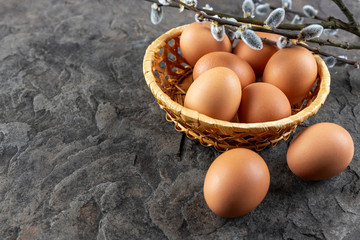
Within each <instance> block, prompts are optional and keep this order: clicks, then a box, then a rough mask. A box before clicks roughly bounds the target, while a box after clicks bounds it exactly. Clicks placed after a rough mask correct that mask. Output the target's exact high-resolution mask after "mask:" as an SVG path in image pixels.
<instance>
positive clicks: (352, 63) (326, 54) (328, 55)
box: [261, 38, 360, 66]
mask: <svg viewBox="0 0 360 240" xmlns="http://www.w3.org/2000/svg"><path fill="white" fill-rule="evenodd" d="M261 39H262V40H263V42H265V43H268V44H272V45H276V42H275V41H272V40H270V39H267V38H261ZM292 46H301V47H304V48H306V49H308V50H309V51H311V52H313V53H315V54H318V55H322V56H325V57H330V56H331V57H334V58H335V59H336V60H337V61H339V62H343V63H346V64H349V65H353V66H357V65H359V64H360V61H353V60H349V59H345V58H342V57H338V56H334V55H333V54H331V53H328V52H324V51H322V50H320V48H314V47H311V46H309V45H306V44H305V43H303V42H296V43H295V44H294V45H292Z"/></svg>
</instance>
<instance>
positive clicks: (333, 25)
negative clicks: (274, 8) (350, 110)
mask: <svg viewBox="0 0 360 240" xmlns="http://www.w3.org/2000/svg"><path fill="white" fill-rule="evenodd" d="M144 1H147V2H153V3H157V4H158V5H159V6H165V7H172V8H179V4H182V5H184V6H185V4H184V3H181V2H180V1H177V0H172V2H171V3H170V5H161V4H160V3H158V1H156V0H144ZM189 10H193V11H194V12H197V13H199V12H200V11H202V12H204V13H206V14H207V16H215V15H218V16H219V17H226V18H234V19H236V20H237V21H238V22H241V23H248V24H252V25H257V26H264V25H265V23H264V22H263V21H261V20H258V19H254V18H243V17H238V16H234V15H231V14H226V13H221V12H218V11H213V10H207V9H201V8H197V7H192V9H189ZM312 24H319V25H321V26H323V27H324V28H329V29H342V30H344V31H347V32H350V33H352V34H355V35H357V36H359V37H360V30H359V29H358V28H356V27H354V26H353V25H349V24H348V23H345V22H343V21H342V20H340V19H338V18H335V17H328V19H327V20H326V19H325V21H323V22H317V23H305V24H290V23H282V24H280V25H279V26H278V27H277V29H283V30H298V31H300V30H301V29H303V28H304V27H307V26H309V25H312Z"/></svg>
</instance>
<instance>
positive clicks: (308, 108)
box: [143, 25, 330, 151]
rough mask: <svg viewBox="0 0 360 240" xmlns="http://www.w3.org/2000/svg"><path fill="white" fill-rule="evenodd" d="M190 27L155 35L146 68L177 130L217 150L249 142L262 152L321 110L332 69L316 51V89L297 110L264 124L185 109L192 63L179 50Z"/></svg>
mask: <svg viewBox="0 0 360 240" xmlns="http://www.w3.org/2000/svg"><path fill="white" fill-rule="evenodd" d="M184 27H186V25H185V26H180V27H177V28H174V29H171V30H170V31H168V32H167V33H165V34H163V35H161V36H160V37H159V38H158V39H156V40H155V41H154V42H153V43H152V44H151V45H150V46H149V47H148V49H147V51H146V53H145V56H144V62H143V71H144V76H145V80H146V83H147V85H148V87H149V88H150V90H151V92H152V93H153V95H154V96H155V98H156V99H157V101H158V103H159V105H160V108H162V109H164V110H165V112H166V119H167V120H168V121H172V122H174V123H175V129H176V130H177V131H180V132H185V133H186V136H187V137H189V138H190V139H197V140H199V141H200V143H201V144H202V145H204V146H214V147H215V148H216V149H217V150H218V151H226V150H228V149H231V148H236V147H245V148H250V149H255V150H257V151H260V150H262V149H264V148H265V147H267V146H269V145H272V146H275V145H276V144H277V143H278V142H279V141H280V140H281V139H283V140H287V139H288V138H289V136H290V133H291V132H295V130H296V127H297V125H298V124H301V123H303V122H304V121H305V120H306V119H307V118H308V117H310V116H312V115H314V114H316V113H317V111H318V110H319V108H320V107H321V106H322V105H323V104H324V102H325V99H326V97H327V95H328V94H329V92H330V74H329V71H328V69H327V66H326V65H325V63H324V62H323V60H322V59H321V58H320V57H319V56H317V55H315V59H316V62H317V64H318V70H319V71H318V73H319V74H318V77H317V80H316V82H315V84H314V87H313V89H312V91H311V92H309V93H308V95H307V97H306V98H305V99H304V100H303V101H302V103H300V104H298V105H297V106H293V107H292V115H291V116H290V117H288V118H284V119H281V120H277V121H271V122H264V123H250V124H247V123H236V122H227V121H222V120H217V119H214V118H211V117H208V116H205V115H203V114H200V113H198V112H197V111H194V110H191V109H188V108H185V107H184V106H183V101H184V97H185V93H186V91H187V89H188V87H189V86H190V84H191V83H192V81H193V79H192V68H191V67H190V66H189V65H187V64H186V62H185V59H184V58H183V57H182V55H181V53H180V47H179V46H180V45H179V42H180V41H179V40H180V35H181V33H182V31H183V29H184Z"/></svg>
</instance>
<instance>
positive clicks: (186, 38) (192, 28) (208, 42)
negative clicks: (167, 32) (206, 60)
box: [180, 22, 232, 67]
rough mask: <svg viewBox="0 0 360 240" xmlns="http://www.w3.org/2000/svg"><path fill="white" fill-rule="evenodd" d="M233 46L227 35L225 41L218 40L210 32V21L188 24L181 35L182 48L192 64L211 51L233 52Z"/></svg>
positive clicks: (185, 56)
mask: <svg viewBox="0 0 360 240" xmlns="http://www.w3.org/2000/svg"><path fill="white" fill-rule="evenodd" d="M231 49H232V46H231V42H230V40H229V38H228V37H227V36H226V35H225V38H224V40H223V41H217V40H216V39H215V38H214V37H213V36H212V34H211V32H210V23H209V22H205V23H197V22H194V23H192V24H190V25H189V26H187V27H186V28H185V29H184V31H183V32H182V34H181V37H180V50H181V52H182V54H183V56H184V58H185V59H186V61H187V63H188V64H189V65H190V66H192V67H193V66H194V65H195V63H196V62H197V60H198V59H199V58H201V57H202V56H204V55H205V54H207V53H210V52H216V51H220V52H231Z"/></svg>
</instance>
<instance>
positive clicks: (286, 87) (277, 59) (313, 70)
mask: <svg viewBox="0 0 360 240" xmlns="http://www.w3.org/2000/svg"><path fill="white" fill-rule="evenodd" d="M317 71H318V70H317V64H316V60H315V58H314V56H313V55H312V53H311V52H310V51H309V50H307V49H305V48H303V47H291V48H283V49H281V50H279V51H277V52H276V53H275V54H274V55H273V56H272V57H271V58H270V60H269V62H268V63H267V65H266V67H265V70H264V74H263V82H267V83H271V84H273V85H275V86H276V87H278V88H280V90H281V91H283V92H284V93H285V95H286V96H287V98H288V99H289V102H290V104H291V105H294V104H296V103H298V102H299V101H301V100H302V99H303V98H305V96H306V95H307V93H308V92H309V91H310V90H311V88H312V86H313V85H314V82H315V80H316V76H317Z"/></svg>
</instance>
